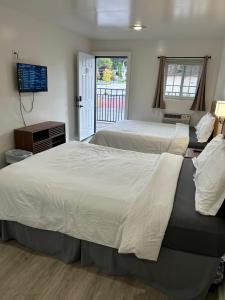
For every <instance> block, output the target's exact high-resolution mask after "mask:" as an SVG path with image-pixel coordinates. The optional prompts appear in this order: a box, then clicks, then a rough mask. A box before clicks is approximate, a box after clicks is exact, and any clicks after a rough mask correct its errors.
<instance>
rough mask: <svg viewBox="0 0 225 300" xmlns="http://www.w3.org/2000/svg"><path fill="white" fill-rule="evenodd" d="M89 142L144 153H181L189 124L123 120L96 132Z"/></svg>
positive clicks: (184, 146)
mask: <svg viewBox="0 0 225 300" xmlns="http://www.w3.org/2000/svg"><path fill="white" fill-rule="evenodd" d="M90 143H92V144H97V145H102V146H108V147H113V148H118V149H124V150H132V151H138V152H144V153H156V154H161V153H163V152H169V153H173V154H179V155H184V153H185V151H186V149H187V147H188V144H189V126H188V125H186V124H181V123H177V124H176V125H175V124H165V123H159V122H143V121H134V120H125V121H120V122H118V123H115V124H114V125H111V126H110V127H106V128H104V129H102V130H100V131H98V132H97V133H96V134H95V135H94V137H93V138H92V139H91V141H90Z"/></svg>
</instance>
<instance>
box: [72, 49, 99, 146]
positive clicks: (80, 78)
mask: <svg viewBox="0 0 225 300" xmlns="http://www.w3.org/2000/svg"><path fill="white" fill-rule="evenodd" d="M82 55H83V56H87V57H90V58H93V68H94V72H93V82H91V91H92V93H93V95H92V97H93V99H92V100H93V112H92V114H93V116H92V118H91V123H92V124H91V125H90V128H89V129H90V130H89V129H88V127H87V129H86V130H87V132H86V133H85V132H84V131H83V132H82V130H81V128H82V124H81V123H82V119H81V117H82V107H80V108H79V106H82V105H83V106H84V108H83V110H84V109H85V101H87V99H85V96H87V95H83V91H81V87H82V81H83V76H84V75H88V72H89V70H88V67H87V66H86V67H85V74H83V72H82V67H83V66H82V67H81V66H80V61H81V57H82ZM81 72H82V73H81ZM77 75H78V76H77V81H78V84H77V96H78V98H79V97H80V96H81V98H82V101H81V102H76V109H77V117H78V120H77V125H78V140H80V141H81V140H84V139H86V138H88V137H89V136H91V135H93V134H94V132H95V125H94V120H95V56H94V55H93V54H90V53H85V52H78V55H77ZM86 91H87V89H86V90H85V93H86ZM88 92H89V91H88ZM76 100H77V99H76ZM83 112H84V114H83V117H84V115H85V111H83ZM87 112H88V110H86V113H87ZM87 120H88V117H87ZM87 122H88V121H87ZM87 125H88V124H87Z"/></svg>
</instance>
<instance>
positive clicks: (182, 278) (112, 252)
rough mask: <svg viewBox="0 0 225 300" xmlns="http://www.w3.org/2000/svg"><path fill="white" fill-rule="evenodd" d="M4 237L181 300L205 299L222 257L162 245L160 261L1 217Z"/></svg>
mask: <svg viewBox="0 0 225 300" xmlns="http://www.w3.org/2000/svg"><path fill="white" fill-rule="evenodd" d="M0 237H1V240H2V241H7V240H10V239H15V240H16V241H18V242H19V243H20V244H22V245H24V246H26V247H28V248H30V249H33V250H36V251H39V252H42V253H45V254H48V255H51V256H55V257H56V258H58V259H60V260H62V261H63V262H65V263H73V262H75V261H80V262H81V265H83V266H87V265H96V266H97V267H99V268H100V269H102V270H103V271H104V272H105V273H107V274H109V275H118V276H127V275H129V276H133V277H135V278H138V279H140V280H142V281H144V282H145V283H146V284H148V285H150V286H152V287H155V288H157V289H159V290H161V291H162V292H164V293H166V294H167V295H169V296H171V297H173V298H174V299H177V300H203V299H205V298H206V296H207V293H208V290H209V288H210V286H211V284H212V282H213V280H214V278H215V274H216V271H217V268H218V265H219V262H220V258H216V257H207V256H202V255H195V254H191V253H187V252H182V251H175V250H171V249H168V248H164V247H163V248H162V249H161V252H160V256H159V259H158V261H157V263H156V262H152V261H147V260H141V259H138V258H137V257H136V256H134V255H132V254H118V251H117V249H113V248H109V247H106V246H102V245H98V244H94V243H91V242H87V241H81V240H78V239H75V238H73V237H70V236H67V235H65V234H62V233H59V232H53V231H47V230H40V229H35V228H31V227H28V226H25V225H21V224H19V223H16V222H8V221H0Z"/></svg>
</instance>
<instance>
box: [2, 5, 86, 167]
mask: <svg viewBox="0 0 225 300" xmlns="http://www.w3.org/2000/svg"><path fill="white" fill-rule="evenodd" d="M12 49H14V50H20V55H21V57H22V58H23V60H22V61H23V62H27V63H34V64H41V65H47V67H48V89H49V91H48V92H47V93H38V94H36V95H35V98H36V101H35V104H34V111H33V112H32V113H30V114H25V119H26V121H27V123H28V124H33V123H37V122H41V121H46V120H52V121H62V122H66V125H67V134H68V138H69V139H74V136H75V124H74V120H75V118H74V94H75V55H76V53H77V51H78V50H89V41H88V40H87V39H84V38H82V37H80V36H79V35H75V34H73V33H70V32H66V31H64V30H62V29H61V28H57V27H54V26H52V25H49V24H46V23H44V22H41V21H37V20H34V19H33V18H31V17H27V16H25V15H22V14H20V13H18V12H15V11H12V10H9V9H7V8H5V7H4V6H0V124H1V126H0V167H1V166H3V165H4V156H3V153H4V151H5V150H8V149H10V148H12V147H14V137H13V130H14V128H19V127H22V126H23V123H22V119H21V116H20V111H19V98H18V92H17V91H16V80H15V79H16V74H15V57H13V55H12ZM23 98H24V103H25V104H26V105H27V106H28V107H29V104H30V99H31V95H27V96H24V97H23Z"/></svg>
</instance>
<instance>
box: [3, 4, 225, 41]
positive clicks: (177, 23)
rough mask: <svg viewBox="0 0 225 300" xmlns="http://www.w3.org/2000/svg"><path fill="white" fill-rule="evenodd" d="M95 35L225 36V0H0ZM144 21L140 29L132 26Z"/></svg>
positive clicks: (39, 16) (143, 37) (31, 14)
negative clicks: (139, 30) (135, 29)
mask: <svg viewBox="0 0 225 300" xmlns="http://www.w3.org/2000/svg"><path fill="white" fill-rule="evenodd" d="M0 4H3V5H5V6H8V7H10V8H13V9H16V10H19V11H20V12H22V13H24V14H28V15H30V16H33V17H37V18H39V19H42V20H46V21H48V22H51V23H54V24H58V25H60V26H62V27H64V28H65V29H69V30H72V31H74V32H78V33H80V34H82V35H84V36H87V37H89V38H93V39H139V38H140V39H156V38H157V39H164V38H218V37H223V38H224V36H225V0H0ZM135 23H141V24H143V25H145V26H147V28H146V29H145V30H143V31H141V32H135V31H133V30H131V29H129V26H130V25H133V24H135Z"/></svg>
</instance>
